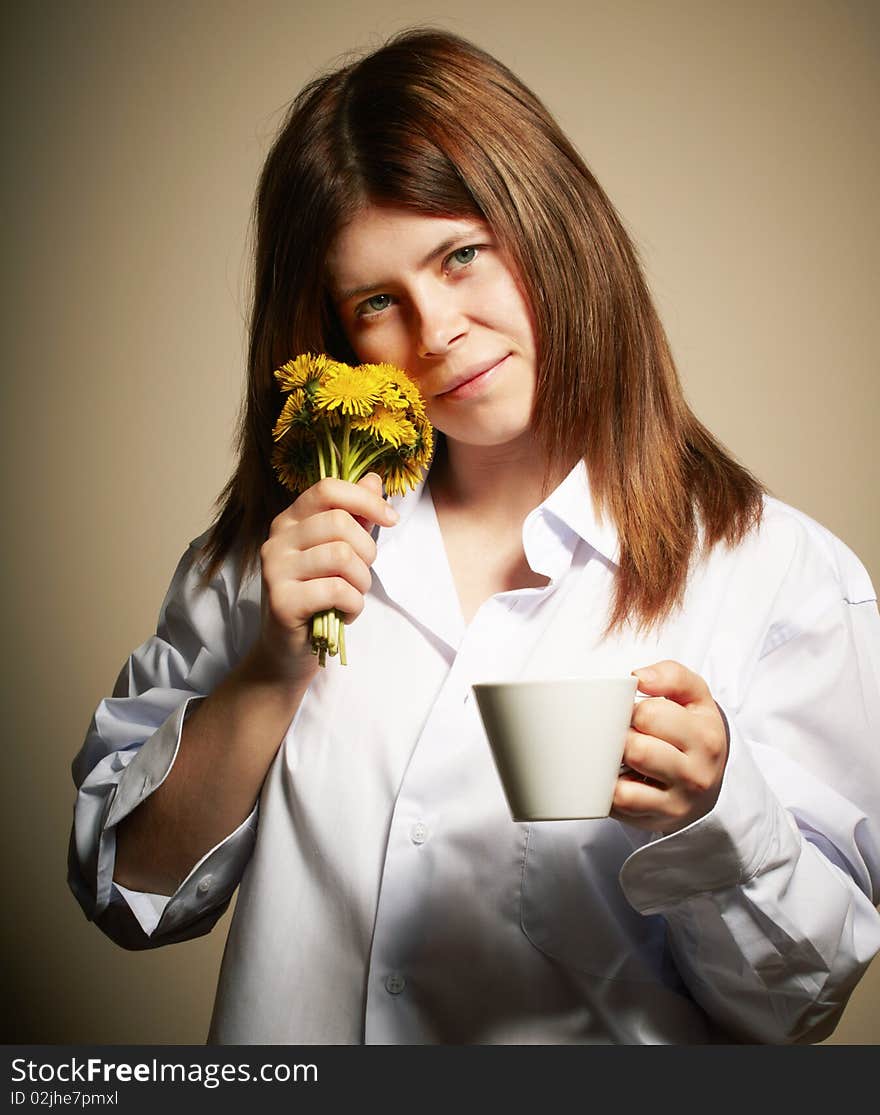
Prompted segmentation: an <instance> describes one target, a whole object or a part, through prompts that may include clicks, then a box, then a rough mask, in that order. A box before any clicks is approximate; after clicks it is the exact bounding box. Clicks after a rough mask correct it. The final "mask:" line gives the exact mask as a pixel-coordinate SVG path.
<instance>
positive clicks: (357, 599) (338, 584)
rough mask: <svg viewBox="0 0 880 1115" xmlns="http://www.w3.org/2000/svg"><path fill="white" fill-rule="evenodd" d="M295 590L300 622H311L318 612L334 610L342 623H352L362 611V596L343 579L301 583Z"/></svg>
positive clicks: (335, 578) (328, 578)
mask: <svg viewBox="0 0 880 1115" xmlns="http://www.w3.org/2000/svg"><path fill="white" fill-rule="evenodd" d="M295 587H296V589H297V595H296V602H295V608H296V612H297V615H298V617H299V618H300V620H302V619H305V620H306V621H309V620H311V617H312V616H314V615H315V614H316V613H318V612H329V611H330V610H331V609H335V610H336V611H337V612H339V613H340V615H341V618H342V621H343V623H347V624H348V623H354V621H355V620H356V619H357V617H358V616H359V615H360V614H361V612H362V611H363V610H364V595H363V593H361V592H359V591H358V590H357V589H356V588H355V587H354V585H352V584H350V583H349V582H348V581H347V580H346V579H345V578H344V577H321V578H318V579H316V580H313V581H303V582H302V584H299V585H297V586H295Z"/></svg>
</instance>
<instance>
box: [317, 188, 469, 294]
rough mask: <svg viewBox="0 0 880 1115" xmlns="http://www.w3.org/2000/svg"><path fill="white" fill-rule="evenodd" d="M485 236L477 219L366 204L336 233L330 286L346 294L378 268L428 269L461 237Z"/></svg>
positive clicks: (329, 260)
mask: <svg viewBox="0 0 880 1115" xmlns="http://www.w3.org/2000/svg"><path fill="white" fill-rule="evenodd" d="M488 232H489V226H488V224H487V223H486V222H485V221H484V220H481V219H480V218H479V217H473V216H470V215H462V216H448V217H447V216H435V215H433V214H429V213H419V212H417V211H415V210H412V209H403V208H397V207H393V206H384V205H383V206H379V205H368V206H365V207H364V208H362V209H360V210H358V212H357V213H356V214H355V215H354V216H353V217H352V218H351V219H350V220H349V221H347V222H346V223H345V224H344V225H343V226H342V228H341V229H340V230H339V232H338V233H337V235H336V237H335V239H334V240H333V243H332V244H331V246H330V250H329V252H328V253H327V270H328V272H329V277H330V280H331V283H332V285H333V287H334V288H335V289H336V290H337V291H338V292H340V293H345V292H346V291H347V290H348V289H349V288H350V287H352V286H357V285H359V284H361V283H363V282H365V281H367V279H366V278H365V273H368V272H372V271H374V270H375V269H376V268H379V269H380V270H384V269H387V268H388V267H389V266H393V265H394V264H398V265H400V266H407V267H410V266H418V265H420V264H421V265H427V264H428V263H430V262H431V260H432V259H433V258H434V257H435V256H436V255H438V254H442V253H443V252H444V251H445V250H447V248H451V247H452V246H453V245H454V244H456V243H457V242H458V241H460V240H461V239H462V238H467V237H470V236H474V235H481V236H485V235H487V234H488Z"/></svg>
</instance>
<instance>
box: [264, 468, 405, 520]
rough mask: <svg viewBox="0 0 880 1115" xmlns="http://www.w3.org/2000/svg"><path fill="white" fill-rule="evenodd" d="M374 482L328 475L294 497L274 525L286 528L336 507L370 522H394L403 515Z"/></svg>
mask: <svg viewBox="0 0 880 1115" xmlns="http://www.w3.org/2000/svg"><path fill="white" fill-rule="evenodd" d="M363 479H364V480H366V479H367V478H366V477H364V478H363ZM374 484H375V482H374V481H369V482H368V483H367V484H362V483H358V484H352V483H351V481H350V480H339V479H337V478H336V477H332V476H328V477H325V478H324V479H323V480H319V481H318V482H317V484H313V485H312V486H311V488H308V489H307V490H306V491H305V492H303V493H302V495H301V496H299V497H298V498H297V499H295V500H294V501H293V503H292V504H291V505H290V507H288V508H286V510H284V511H282V512H281V514H280V515H279V516H277V518H276V519H275V520H273V523H272V526H273V528H276V529H286V528H287V527H289V526H290V525H291V524H292V523H296V522H302V521H303V520H304V519H308V518H310V517H311V516H312V515H317V514H320V512H322V511H330V510H333V509H335V508H338V509H340V510H342V511H347V512H348V513H349V514H350V515H351V516H352V517H354V516H355V515H358V516H360V517H361V518H363V519H365V520H367V521H368V522H370V523H379V524H381V525H382V526H393V525H394V524H395V523H396V522H397V520H398V519H399V518H400V516H399V515H398V514H397V512H396V511H395V510H394V508H393V507H392V506H391V504H390V503H388V502H387V500H384V499H383V498H382V494H381V492H380V491H376V489H375V486H374Z"/></svg>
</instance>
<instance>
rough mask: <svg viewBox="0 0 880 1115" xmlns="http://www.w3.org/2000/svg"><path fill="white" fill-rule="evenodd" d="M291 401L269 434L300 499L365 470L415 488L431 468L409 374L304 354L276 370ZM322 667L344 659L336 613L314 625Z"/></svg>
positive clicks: (279, 468)
mask: <svg viewBox="0 0 880 1115" xmlns="http://www.w3.org/2000/svg"><path fill="white" fill-rule="evenodd" d="M275 378H276V380H277V381H278V385H279V388H280V390H281V392H282V394H285V395H287V396H288V397H287V399H285V401H284V404H283V406H282V408H281V412H280V413H279V415H278V418H277V419H276V422H275V426H274V428H273V431H272V438H273V441H274V442H275V444H274V446H273V448H272V455H271V463H272V468H273V470H274V471H275V474H276V476H277V477H278V480H279V482H280V483H281V484H282V485H283V486H284V487H285V488H287V489H288V490H289V491H290V492H291V493H293V495H299V494H300V493H302V492H304V491H305V490H306V489H307V488H309V487H311V486H312V485H313V484H314V483H316V482H317V480H318V479H319V477H323V476H335V477H339V478H341V479H342V480H349V481H351V482H354V483H356V482H357V481H358V480H359V479H360V477H362V476H363V475H364V473H365V472H366V471H367V470H368V469H374V470H375V471H376V472H378V473H379V475H380V476H382V477H383V479H384V481H385V487H386V491H387V492H388V493H389V494H393V495H403V494H404V493H405V492H406V491H407V489H409V488H415V487H416V486H417V485H418V483H419V482H420V480H421V479H422V473H423V471H424V469H426V468H427V467H428V465H429V464H430V462H431V456H432V453H433V446H434V440H433V430H432V428H431V425H430V423H429V421H428V418H427V412H426V409H425V404H424V400H423V399H422V396H421V394H420V392H419V390H418V388H417V386H416V385H415V383H414V382H413V381H412V380H411V379H410V378H409V376H408V375H407V374H406V372H404V371H403V370H402V369H401V368H397V367H395V366H394V365H393V364H359V365H358V366H357V367H352V366H351V365H349V364H343V363H342V362H341V361H338V360H334V359H332V358H331V357H329V356H326V355H323V354H314V353H302V354H300V355H299V356H295V357H293V359H291V360H288V361H287V363H286V364H284V365H282V367H280V368H278V369H276V371H275ZM311 642H312V650H313V651H314V653H315V654H317V655H318V663H319V665H321V666H324V665H325V664H326V659H327V656H328V655H331V656H332V655H335V654H338V655H339V658H340V661H341V662H342V663H343V665H344V664H345V663H346V657H345V625H344V622H343V620H342V617H341V615H340V614H339V613H338V612H336V611H335V610H333V609H330V610H329V611H325V612H320V613H317V614H316V615H315V616H314V617H313V621H312V635H311Z"/></svg>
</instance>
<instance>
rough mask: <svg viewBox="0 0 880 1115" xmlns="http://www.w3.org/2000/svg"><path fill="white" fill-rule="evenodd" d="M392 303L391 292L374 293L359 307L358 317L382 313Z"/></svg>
mask: <svg viewBox="0 0 880 1115" xmlns="http://www.w3.org/2000/svg"><path fill="white" fill-rule="evenodd" d="M390 305H391V295H390V294H374V295H373V296H372V297H371V298H365V299H364V301H363V302H361V304H360V305H359V306H358V308H357V315H358V317H369V316H370V315H371V314H381V312H382V311H383V310H387V309H388V307H389V306H390Z"/></svg>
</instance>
